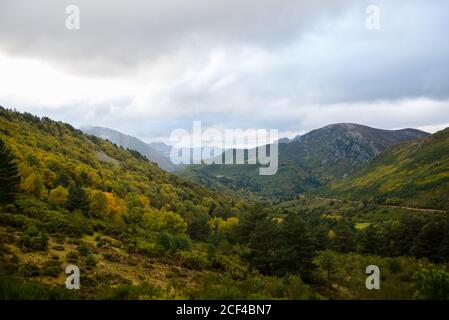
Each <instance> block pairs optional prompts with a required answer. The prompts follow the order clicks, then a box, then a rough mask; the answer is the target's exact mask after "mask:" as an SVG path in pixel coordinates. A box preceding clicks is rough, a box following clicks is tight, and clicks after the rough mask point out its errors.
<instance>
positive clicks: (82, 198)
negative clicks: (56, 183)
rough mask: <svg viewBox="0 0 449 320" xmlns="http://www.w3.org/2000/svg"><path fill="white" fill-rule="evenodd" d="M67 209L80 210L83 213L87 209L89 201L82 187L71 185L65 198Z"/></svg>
mask: <svg viewBox="0 0 449 320" xmlns="http://www.w3.org/2000/svg"><path fill="white" fill-rule="evenodd" d="M66 207H67V209H69V210H70V211H74V210H77V209H78V210H81V212H83V213H87V212H88V211H89V201H88V198H87V194H86V192H85V191H84V189H83V188H82V187H71V188H70V189H69V197H68V199H67V206H66Z"/></svg>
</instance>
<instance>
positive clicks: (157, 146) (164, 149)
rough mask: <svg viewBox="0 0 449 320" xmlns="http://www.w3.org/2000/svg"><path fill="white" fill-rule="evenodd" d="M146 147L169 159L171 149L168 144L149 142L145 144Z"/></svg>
mask: <svg viewBox="0 0 449 320" xmlns="http://www.w3.org/2000/svg"><path fill="white" fill-rule="evenodd" d="M147 145H148V146H149V147H150V148H151V149H153V150H155V151H156V152H158V153H159V154H161V155H163V156H164V157H165V158H167V159H170V151H171V149H172V147H171V146H169V145H168V144H165V143H163V142H150V143H147Z"/></svg>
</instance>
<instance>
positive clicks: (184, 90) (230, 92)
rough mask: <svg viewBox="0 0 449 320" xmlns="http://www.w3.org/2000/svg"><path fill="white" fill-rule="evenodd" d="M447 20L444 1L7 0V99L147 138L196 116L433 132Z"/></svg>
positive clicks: (1, 85) (287, 127)
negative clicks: (75, 13)
mask: <svg viewBox="0 0 449 320" xmlns="http://www.w3.org/2000/svg"><path fill="white" fill-rule="evenodd" d="M67 5H77V6H78V8H79V10H80V29H79V30H69V29H67V28H66V19H67V17H68V14H67V13H66V7H67ZM370 5H375V6H377V7H378V8H379V9H380V16H379V18H380V19H379V26H380V29H370V28H367V26H366V22H367V19H369V21H370V22H372V21H373V20H372V19H370V13H371V12H372V11H370V13H367V7H368V6H370ZM371 25H372V24H371ZM448 30H449V2H448V1H447V0H427V1H424V0H394V1H391V0H328V1H325V0H313V1H303V0H245V1H237V0H235V1H234V0H213V1H211V0H150V1H148V0H147V1H130V0H126V1H124V0H117V1H106V0H95V1H93V0H82V1H78V0H70V1H65V0H53V1H51V0H40V1H33V0H14V1H7V0H0V71H1V77H0V105H3V106H5V107H11V108H16V109H18V110H20V111H28V112H31V113H35V114H38V115H45V116H49V117H51V118H54V119H57V120H62V121H66V122H69V123H71V124H72V125H74V126H76V127H79V126H83V125H100V126H107V127H110V128H114V129H117V130H120V131H122V132H125V133H128V134H132V135H135V136H138V137H140V138H142V139H144V140H146V141H154V140H166V139H167V138H168V136H169V135H170V132H171V131H172V130H173V129H176V128H185V129H190V128H191V127H192V121H193V120H200V121H202V123H203V126H204V127H217V128H242V129H246V128H266V129H270V128H274V129H278V130H279V132H280V135H281V136H286V135H287V136H294V135H295V134H297V133H303V132H306V131H309V130H311V129H315V128H317V127H321V126H324V125H327V124H331V123H337V122H356V123H362V124H366V125H370V126H374V127H380V128H386V129H395V128H404V127H415V128H424V129H426V130H429V131H436V130H439V129H441V128H444V127H445V126H449V37H448Z"/></svg>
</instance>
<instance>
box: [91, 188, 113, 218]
mask: <svg viewBox="0 0 449 320" xmlns="http://www.w3.org/2000/svg"><path fill="white" fill-rule="evenodd" d="M89 212H90V213H91V214H92V215H93V216H94V217H98V218H104V217H106V216H107V215H108V213H109V206H108V199H107V198H106V195H105V194H104V192H102V191H99V190H94V191H93V192H92V194H91V195H90V203H89Z"/></svg>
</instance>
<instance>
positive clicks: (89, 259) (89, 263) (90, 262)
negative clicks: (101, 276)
mask: <svg viewBox="0 0 449 320" xmlns="http://www.w3.org/2000/svg"><path fill="white" fill-rule="evenodd" d="M84 263H85V265H86V267H87V268H88V269H91V268H93V267H95V266H96V265H97V260H96V259H95V257H94V256H93V254H88V255H87V256H86V257H85V258H84Z"/></svg>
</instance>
